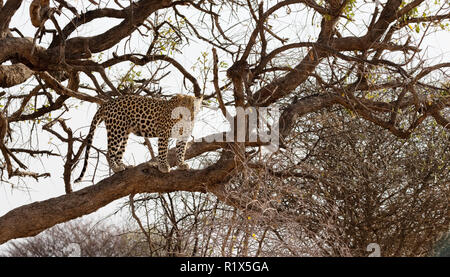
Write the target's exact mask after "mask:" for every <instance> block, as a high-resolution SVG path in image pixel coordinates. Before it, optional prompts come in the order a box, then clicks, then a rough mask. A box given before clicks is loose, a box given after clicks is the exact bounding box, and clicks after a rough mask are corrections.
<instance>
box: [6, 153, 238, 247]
mask: <svg viewBox="0 0 450 277" xmlns="http://www.w3.org/2000/svg"><path fill="white" fill-rule="evenodd" d="M227 153H229V152H227ZM234 166H235V163H234V160H233V158H231V157H230V154H224V155H223V156H222V158H221V159H220V160H219V161H218V162H217V163H216V164H214V165H212V166H210V167H208V168H206V169H203V170H188V171H181V170H176V171H172V172H171V173H170V174H166V173H161V172H160V171H159V170H158V169H156V168H154V167H149V166H148V165H147V164H146V163H145V164H141V165H138V166H136V167H134V168H131V169H127V170H125V171H122V172H120V173H117V174H114V175H113V176H111V177H109V178H106V179H104V180H102V181H100V182H99V183H97V184H95V185H92V186H89V187H87V188H84V189H81V190H79V191H76V192H73V193H70V194H65V195H62V196H59V197H55V198H51V199H48V200H44V201H39V202H34V203H31V204H28V205H24V206H21V207H19V208H16V209H14V210H12V211H9V212H8V213H7V214H5V215H4V216H2V217H0V244H2V243H4V242H6V241H8V240H10V239H14V238H21V237H27V236H33V235H36V234H38V233H40V232H42V231H44V230H45V229H48V228H50V227H52V226H54V225H56V224H58V223H61V222H66V221H69V220H71V219H75V218H77V217H80V216H83V215H86V214H89V213H92V212H94V211H96V210H98V209H99V208H101V207H104V206H105V205H107V204H109V203H111V202H112V201H114V200H117V199H119V198H122V197H125V196H127V195H130V194H136V193H155V192H157V193H167V192H173V191H190V192H203V193H206V192H209V191H215V190H217V189H216V188H215V186H222V185H223V184H224V182H225V181H226V180H228V178H229V173H230V171H232V170H233V169H234ZM42 215H45V217H43V216H42ZM18 219H20V220H18Z"/></svg>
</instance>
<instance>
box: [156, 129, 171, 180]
mask: <svg viewBox="0 0 450 277" xmlns="http://www.w3.org/2000/svg"><path fill="white" fill-rule="evenodd" d="M168 148H169V137H160V138H158V169H159V171H161V172H163V173H168V172H170V165H169V162H168V161H167V152H168Z"/></svg>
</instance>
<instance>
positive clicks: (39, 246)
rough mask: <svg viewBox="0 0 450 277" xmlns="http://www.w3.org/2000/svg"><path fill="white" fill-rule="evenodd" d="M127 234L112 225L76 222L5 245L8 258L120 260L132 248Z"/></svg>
mask: <svg viewBox="0 0 450 277" xmlns="http://www.w3.org/2000/svg"><path fill="white" fill-rule="evenodd" d="M125 234H126V231H125V230H121V229H119V228H117V227H115V226H114V225H112V224H111V223H109V224H105V223H102V222H96V221H95V220H92V219H90V220H87V219H85V218H83V219H76V220H72V221H69V222H66V223H63V224H59V225H56V226H54V227H52V228H50V229H47V230H45V231H44V232H42V233H40V234H39V235H37V236H35V237H32V238H27V239H24V240H19V241H11V242H10V243H8V249H7V251H6V255H7V256H10V257H70V256H72V257H74V256H78V257H119V256H128V255H129V253H130V252H131V251H132V248H133V245H132V244H131V243H129V242H130V240H128V239H127V238H126V235H125Z"/></svg>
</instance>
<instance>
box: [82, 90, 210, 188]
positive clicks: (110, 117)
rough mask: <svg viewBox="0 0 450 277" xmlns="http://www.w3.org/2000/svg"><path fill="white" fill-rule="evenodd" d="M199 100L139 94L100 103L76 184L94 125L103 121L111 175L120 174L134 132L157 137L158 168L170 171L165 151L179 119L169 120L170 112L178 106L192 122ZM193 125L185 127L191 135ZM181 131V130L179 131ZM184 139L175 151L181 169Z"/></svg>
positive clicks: (181, 139) (185, 166) (87, 147)
mask: <svg viewBox="0 0 450 277" xmlns="http://www.w3.org/2000/svg"><path fill="white" fill-rule="evenodd" d="M201 100H202V99H201V98H195V97H193V96H187V95H176V96H174V97H172V98H171V99H169V100H163V99H156V98H150V97H144V96H138V95H126V96H122V97H119V98H117V99H114V100H111V101H109V102H107V103H105V104H103V105H102V106H101V107H100V108H99V109H98V111H97V113H96V114H95V116H94V118H93V119H92V123H91V127H90V129H89V134H88V136H87V138H86V141H87V145H86V154H85V159H84V165H83V169H82V170H81V174H80V177H78V179H77V180H76V181H75V182H79V181H81V179H82V178H83V176H84V173H85V171H86V167H87V163H88V158H89V149H90V147H91V145H92V138H93V136H94V132H95V129H96V127H97V125H98V124H99V123H100V122H102V121H104V122H105V124H106V130H107V137H108V162H109V165H110V167H111V169H112V170H113V171H114V172H119V171H122V170H124V169H125V168H126V166H125V165H124V164H123V162H122V157H123V154H124V152H125V146H126V144H127V141H128V136H129V134H130V133H133V134H135V135H137V136H142V137H157V138H158V169H159V170H160V171H161V172H169V171H170V166H169V163H168V161H167V150H168V143H169V138H170V137H174V136H173V135H172V128H173V127H174V125H175V124H176V123H177V122H179V120H181V117H177V118H175V119H173V118H172V111H173V110H174V109H175V108H177V107H184V108H187V109H188V110H189V112H190V115H191V119H190V122H192V123H193V122H194V116H195V114H197V112H198V111H199V109H200V103H201ZM192 127H193V126H192V125H191V126H188V128H187V131H186V133H187V135H188V136H190V133H191V131H192ZM180 131H182V129H181V130H180ZM186 141H187V137H186V136H185V137H183V138H177V144H176V150H177V151H176V152H177V164H178V167H179V168H180V169H189V166H188V164H186V162H185V161H184V155H185V151H186Z"/></svg>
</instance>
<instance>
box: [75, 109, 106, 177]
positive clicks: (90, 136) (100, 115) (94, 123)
mask: <svg viewBox="0 0 450 277" xmlns="http://www.w3.org/2000/svg"><path fill="white" fill-rule="evenodd" d="M102 121H103V109H102V108H100V109H99V110H98V111H97V113H96V114H95V115H94V118H93V119H92V122H91V127H90V128H89V134H88V135H87V137H86V139H85V141H84V142H83V144H86V153H85V155H84V164H83V169H82V170H81V174H80V177H78V178H77V179H76V180H75V183H78V182H80V181H81V179H82V178H83V176H84V173H85V172H86V168H87V164H88V159H89V149H91V145H92V139H93V137H94V132H95V129H96V128H97V125H98V124H99V123H100V122H102Z"/></svg>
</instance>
